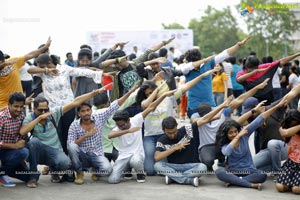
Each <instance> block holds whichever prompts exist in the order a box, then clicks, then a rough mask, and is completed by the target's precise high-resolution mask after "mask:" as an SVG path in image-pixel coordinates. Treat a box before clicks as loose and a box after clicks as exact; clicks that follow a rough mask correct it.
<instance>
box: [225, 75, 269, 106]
mask: <svg viewBox="0 0 300 200" xmlns="http://www.w3.org/2000/svg"><path fill="white" fill-rule="evenodd" d="M269 80H270V79H269V78H267V79H266V80H264V81H263V82H262V83H260V84H258V85H257V86H255V87H254V88H252V89H251V90H249V91H247V92H246V93H243V94H242V95H240V96H239V97H238V98H236V99H234V100H233V101H232V103H231V105H230V109H231V111H233V110H234V109H237V108H238V107H239V106H240V105H241V104H242V103H243V102H244V101H245V100H246V99H247V98H248V97H252V96H254V95H255V93H256V92H257V91H258V90H261V89H263V88H264V87H266V86H267V84H268V81H269Z"/></svg>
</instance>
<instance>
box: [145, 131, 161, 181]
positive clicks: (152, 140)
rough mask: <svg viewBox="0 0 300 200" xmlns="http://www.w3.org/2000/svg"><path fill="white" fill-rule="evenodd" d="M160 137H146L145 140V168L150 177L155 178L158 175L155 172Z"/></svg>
mask: <svg viewBox="0 0 300 200" xmlns="http://www.w3.org/2000/svg"><path fill="white" fill-rule="evenodd" d="M162 135H163V134H160V135H153V136H145V137H144V138H143V142H144V151H145V162H144V168H145V171H146V173H147V175H148V176H154V175H155V174H156V172H155V170H154V163H155V161H154V153H155V150H156V143H157V140H158V138H159V137H161V136H162Z"/></svg>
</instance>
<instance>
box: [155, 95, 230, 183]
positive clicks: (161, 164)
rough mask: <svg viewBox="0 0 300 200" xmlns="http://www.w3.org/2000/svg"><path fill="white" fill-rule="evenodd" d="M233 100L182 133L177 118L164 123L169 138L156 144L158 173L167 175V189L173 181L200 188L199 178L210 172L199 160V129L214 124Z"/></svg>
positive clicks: (190, 125)
mask: <svg viewBox="0 0 300 200" xmlns="http://www.w3.org/2000/svg"><path fill="white" fill-rule="evenodd" d="M231 100H232V98H228V100H227V101H226V102H224V103H223V104H221V105H220V106H218V107H217V108H216V109H215V110H212V111H211V112H210V113H208V114H206V115H205V116H203V117H202V118H199V119H198V120H197V121H195V122H194V123H192V124H188V125H185V126H183V127H181V128H179V129H177V122H176V119H175V118H174V117H167V118H165V119H164V120H163V121H162V129H163V131H164V132H165V135H163V136H161V137H160V138H159V139H158V141H157V144H156V152H155V155H154V159H155V161H156V163H155V165H154V169H155V171H156V172H157V173H158V174H162V175H165V181H166V184H167V185H168V184H170V183H171V182H172V181H175V182H177V183H179V184H191V185H193V186H195V187H197V186H198V185H199V179H198V178H199V177H200V176H201V175H202V174H204V173H206V170H207V168H206V166H205V164H203V163H200V162H199V158H198V146H199V133H198V126H201V125H202V124H205V123H208V122H209V121H211V120H212V119H213V117H214V116H215V115H217V114H218V113H219V112H220V111H221V110H222V109H223V108H225V107H227V106H228V105H229V103H230V102H231Z"/></svg>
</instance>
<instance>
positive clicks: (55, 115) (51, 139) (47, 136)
mask: <svg viewBox="0 0 300 200" xmlns="http://www.w3.org/2000/svg"><path fill="white" fill-rule="evenodd" d="M105 89H106V87H102V88H100V89H98V90H94V91H92V92H90V93H88V94H85V95H82V96H79V97H77V98H75V99H74V100H73V101H72V102H71V103H68V104H66V105H64V106H60V107H57V108H55V109H54V110H52V111H51V112H50V111H49V105H48V104H49V103H48V100H47V99H45V98H44V97H38V98H36V99H35V100H34V112H33V113H30V114H29V115H27V116H26V118H25V119H24V121H23V125H22V127H21V129H20V134H21V135H26V134H28V133H29V132H31V133H32V135H33V138H32V139H31V140H30V141H29V142H28V149H29V152H30V156H29V163H30V171H31V172H32V174H31V176H30V180H29V181H28V183H27V186H28V187H30V188H35V187H37V181H38V178H39V172H38V170H37V165H38V164H44V165H48V166H49V167H50V171H51V172H52V175H51V181H52V182H55V183H57V182H60V178H59V176H58V171H64V170H67V169H69V167H70V165H71V161H70V159H69V157H67V155H66V154H65V153H64V152H63V150H62V146H61V143H60V140H59V136H58V134H57V128H56V127H57V124H58V122H59V120H60V118H61V116H62V115H63V114H64V113H66V112H68V111H69V110H71V109H72V108H74V107H77V106H79V105H80V104H82V103H83V102H85V101H87V100H88V99H90V98H92V97H94V96H95V95H97V94H98V93H101V92H104V91H105Z"/></svg>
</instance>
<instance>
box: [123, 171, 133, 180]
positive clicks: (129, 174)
mask: <svg viewBox="0 0 300 200" xmlns="http://www.w3.org/2000/svg"><path fill="white" fill-rule="evenodd" d="M124 179H126V180H131V179H132V173H131V172H127V173H126V174H125V175H124Z"/></svg>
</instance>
